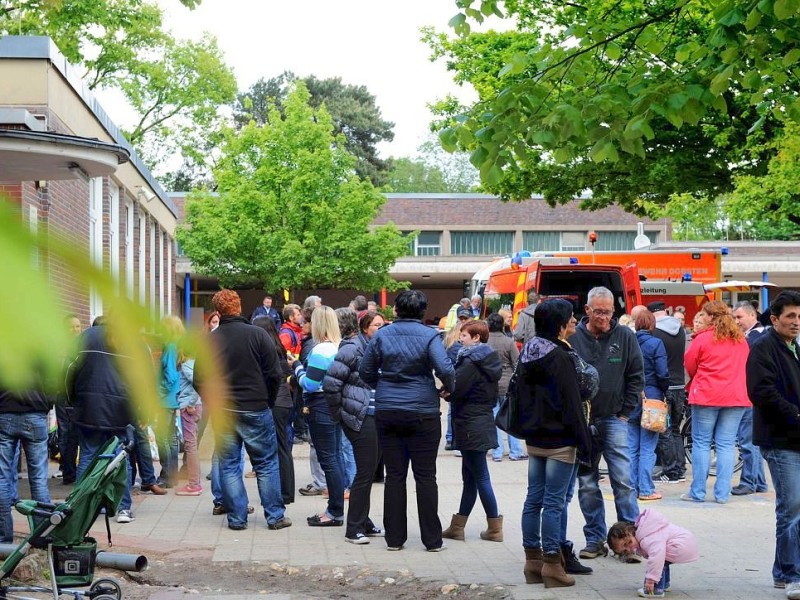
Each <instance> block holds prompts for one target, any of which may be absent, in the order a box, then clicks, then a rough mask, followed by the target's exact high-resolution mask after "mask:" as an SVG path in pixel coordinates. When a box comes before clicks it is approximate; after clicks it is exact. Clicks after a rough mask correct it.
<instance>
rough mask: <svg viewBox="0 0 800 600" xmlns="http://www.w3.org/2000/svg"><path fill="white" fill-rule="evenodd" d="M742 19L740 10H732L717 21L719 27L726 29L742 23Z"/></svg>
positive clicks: (742, 13) (742, 15)
mask: <svg viewBox="0 0 800 600" xmlns="http://www.w3.org/2000/svg"><path fill="white" fill-rule="evenodd" d="M744 19H745V17H744V11H743V10H742V9H740V8H734V9H733V10H732V11H730V12H728V13H727V14H726V15H724V16H723V17H722V18H721V19H719V23H720V24H721V25H725V26H726V27H733V26H734V25H738V24H739V23H741V22H742V21H744Z"/></svg>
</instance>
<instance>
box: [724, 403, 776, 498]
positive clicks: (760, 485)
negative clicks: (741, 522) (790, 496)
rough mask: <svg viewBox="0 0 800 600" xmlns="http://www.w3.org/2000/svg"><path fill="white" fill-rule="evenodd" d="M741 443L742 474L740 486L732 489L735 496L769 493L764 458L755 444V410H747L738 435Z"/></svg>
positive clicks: (744, 412)
mask: <svg viewBox="0 0 800 600" xmlns="http://www.w3.org/2000/svg"><path fill="white" fill-rule="evenodd" d="M736 439H737V440H738V441H739V452H740V454H741V455H742V472H741V473H740V475H739V484H738V485H737V486H736V487H734V488H733V489H731V494H733V495H734V496H746V495H748V494H753V493H755V492H758V493H761V492H766V491H767V489H768V488H767V479H766V476H765V473H764V457H763V456H761V451H760V450H759V449H758V446H756V445H755V444H754V443H753V409H752V408H745V409H744V411H743V412H742V420H741V421H739V429H738V432H737V435H736Z"/></svg>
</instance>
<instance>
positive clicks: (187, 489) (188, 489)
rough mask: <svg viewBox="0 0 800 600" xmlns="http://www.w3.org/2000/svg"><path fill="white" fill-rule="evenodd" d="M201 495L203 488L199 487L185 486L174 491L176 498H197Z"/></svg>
mask: <svg viewBox="0 0 800 600" xmlns="http://www.w3.org/2000/svg"><path fill="white" fill-rule="evenodd" d="M202 493H203V488H201V487H200V486H199V485H188V484H187V485H185V486H183V487H179V488H178V489H177V490H175V495H176V496H199V495H200V494H202Z"/></svg>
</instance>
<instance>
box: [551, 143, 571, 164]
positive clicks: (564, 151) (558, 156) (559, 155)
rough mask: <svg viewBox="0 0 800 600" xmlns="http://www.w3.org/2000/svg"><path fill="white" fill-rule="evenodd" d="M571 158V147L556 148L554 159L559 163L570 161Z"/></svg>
mask: <svg viewBox="0 0 800 600" xmlns="http://www.w3.org/2000/svg"><path fill="white" fill-rule="evenodd" d="M571 158H572V152H571V151H570V150H569V148H564V147H563V146H562V147H561V148H556V149H555V150H554V151H553V160H555V161H556V162H557V163H560V164H563V163H566V162H569V160H570V159H571Z"/></svg>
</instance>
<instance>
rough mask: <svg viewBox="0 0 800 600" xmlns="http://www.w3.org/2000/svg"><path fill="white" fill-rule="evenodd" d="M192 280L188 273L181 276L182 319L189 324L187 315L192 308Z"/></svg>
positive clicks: (188, 315)
mask: <svg viewBox="0 0 800 600" xmlns="http://www.w3.org/2000/svg"><path fill="white" fill-rule="evenodd" d="M191 299H192V280H191V277H189V274H188V273H186V274H185V275H184V276H183V320H184V321H186V325H189V317H190V313H191V309H192V303H191Z"/></svg>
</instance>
